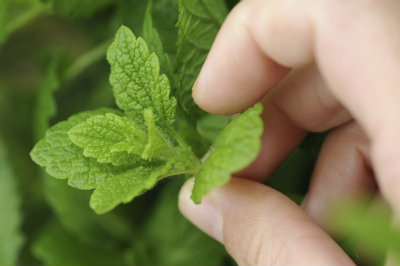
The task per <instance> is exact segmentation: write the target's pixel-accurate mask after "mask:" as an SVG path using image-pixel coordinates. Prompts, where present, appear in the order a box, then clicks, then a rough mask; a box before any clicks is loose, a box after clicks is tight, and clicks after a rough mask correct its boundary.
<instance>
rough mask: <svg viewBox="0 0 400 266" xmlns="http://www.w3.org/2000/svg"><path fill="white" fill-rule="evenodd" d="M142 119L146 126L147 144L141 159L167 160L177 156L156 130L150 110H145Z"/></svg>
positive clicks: (170, 145)
mask: <svg viewBox="0 0 400 266" xmlns="http://www.w3.org/2000/svg"><path fill="white" fill-rule="evenodd" d="M144 119H145V123H146V125H147V132H148V142H147V145H146V148H145V149H144V150H143V154H142V158H143V159H145V160H149V159H152V158H158V159H161V160H168V159H170V158H173V157H176V156H177V155H178V154H177V152H176V150H175V149H174V148H173V146H172V144H170V143H169V142H168V141H167V140H166V139H165V137H164V136H163V135H162V133H161V132H160V131H159V130H158V129H157V126H156V124H155V123H154V116H153V112H152V111H151V109H146V110H145V111H144Z"/></svg>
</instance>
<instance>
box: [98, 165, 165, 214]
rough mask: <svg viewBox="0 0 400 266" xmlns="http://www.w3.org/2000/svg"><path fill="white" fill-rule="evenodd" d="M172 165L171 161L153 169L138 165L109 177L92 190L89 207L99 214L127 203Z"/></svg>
mask: <svg viewBox="0 0 400 266" xmlns="http://www.w3.org/2000/svg"><path fill="white" fill-rule="evenodd" d="M172 167H173V161H170V162H168V163H167V164H166V165H164V166H162V167H158V168H153V169H152V168H149V167H143V166H140V167H137V168H135V169H131V170H128V171H126V172H124V173H122V174H120V175H117V176H115V177H114V178H110V179H108V180H107V181H105V182H104V183H103V184H102V185H100V186H98V187H97V189H96V190H95V191H94V192H93V194H92V198H91V199H90V207H91V208H92V209H93V210H95V211H96V212H97V213H98V214H101V213H105V212H107V211H110V210H111V209H113V208H114V207H115V206H117V205H118V204H120V203H128V202H130V201H131V200H132V199H133V198H135V197H137V196H140V195H141V194H143V193H144V192H146V191H148V190H150V189H152V188H153V187H154V186H155V184H156V183H157V182H158V180H159V179H160V178H162V177H164V176H166V175H167V174H168V172H169V171H170V170H171V168H172Z"/></svg>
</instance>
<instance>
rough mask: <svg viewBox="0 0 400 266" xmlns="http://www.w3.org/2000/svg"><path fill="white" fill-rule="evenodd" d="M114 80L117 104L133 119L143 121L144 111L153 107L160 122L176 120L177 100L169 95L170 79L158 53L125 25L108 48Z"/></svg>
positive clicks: (157, 121) (164, 123) (164, 124)
mask: <svg viewBox="0 0 400 266" xmlns="http://www.w3.org/2000/svg"><path fill="white" fill-rule="evenodd" d="M107 59H108V61H109V62H110V65H111V74H110V83H111V85H112V86H113V89H114V97H115V99H116V103H117V105H118V106H119V107H120V108H121V109H122V110H124V111H125V113H126V114H127V115H128V116H130V117H131V118H132V119H133V120H135V121H138V123H140V122H142V124H143V116H142V114H143V111H144V110H145V109H148V108H151V109H152V110H153V113H154V117H155V121H156V123H157V125H159V126H161V127H162V128H168V127H170V126H171V125H172V123H173V122H174V120H175V109H176V99H175V98H173V97H171V98H170V97H169V94H170V85H169V81H168V78H167V77H166V76H165V75H164V74H163V75H160V74H159V70H160V65H159V62H158V59H157V56H156V55H155V54H154V53H152V54H150V53H149V51H148V48H147V45H146V43H145V41H144V40H143V39H142V38H137V39H136V37H135V35H134V34H133V33H132V32H131V31H130V30H129V29H128V28H127V27H125V26H121V28H120V29H119V30H118V32H117V34H116V37H115V40H114V42H113V43H112V44H111V46H110V48H109V49H108V53H107Z"/></svg>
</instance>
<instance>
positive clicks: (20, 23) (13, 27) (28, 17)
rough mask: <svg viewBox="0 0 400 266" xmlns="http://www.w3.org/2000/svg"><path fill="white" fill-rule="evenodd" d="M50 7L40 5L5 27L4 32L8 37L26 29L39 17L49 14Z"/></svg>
mask: <svg viewBox="0 0 400 266" xmlns="http://www.w3.org/2000/svg"><path fill="white" fill-rule="evenodd" d="M50 7H51V6H50V4H39V5H37V6H35V7H33V8H31V9H29V10H28V11H26V12H25V13H23V14H22V15H20V16H18V17H17V18H16V19H14V20H12V21H11V22H10V23H8V24H7V25H6V26H5V28H4V31H5V33H6V35H10V34H11V33H13V32H15V31H17V30H19V29H20V28H22V27H24V26H25V25H26V24H28V23H29V22H31V21H32V20H34V19H35V18H37V17H38V16H40V15H42V14H43V13H45V12H48V11H49V10H50Z"/></svg>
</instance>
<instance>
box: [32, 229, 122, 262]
mask: <svg viewBox="0 0 400 266" xmlns="http://www.w3.org/2000/svg"><path fill="white" fill-rule="evenodd" d="M32 253H33V254H34V256H35V257H36V258H38V259H40V260H41V261H42V262H43V264H44V265H60V266H67V265H68V266H75V265H76V266H82V265H99V266H101V265H104V266H111V265H123V261H122V258H123V256H122V252H121V251H119V250H117V249H115V248H114V249H110V248H109V249H107V248H104V247H101V246H100V245H97V246H96V245H90V244H87V243H83V242H81V241H79V239H77V238H75V237H74V236H73V235H71V234H69V233H68V232H67V231H65V230H64V229H63V228H62V227H61V226H60V225H59V224H58V223H56V222H52V223H50V224H48V225H47V226H46V228H45V230H44V231H43V232H42V233H41V234H40V235H39V237H38V238H37V239H36V241H35V242H34V243H33V245H32Z"/></svg>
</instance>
